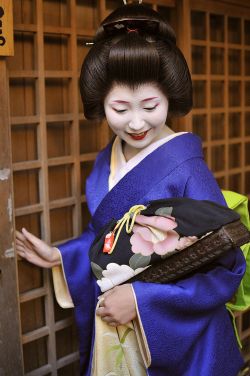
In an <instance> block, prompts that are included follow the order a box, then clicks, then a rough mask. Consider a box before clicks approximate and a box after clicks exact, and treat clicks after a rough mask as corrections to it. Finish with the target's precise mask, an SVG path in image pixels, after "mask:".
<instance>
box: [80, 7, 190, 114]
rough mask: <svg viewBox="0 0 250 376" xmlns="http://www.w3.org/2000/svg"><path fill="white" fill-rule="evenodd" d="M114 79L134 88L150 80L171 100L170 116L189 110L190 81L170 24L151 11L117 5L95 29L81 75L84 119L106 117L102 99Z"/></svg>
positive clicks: (185, 112) (115, 81)
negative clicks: (92, 42)
mask: <svg viewBox="0 0 250 376" xmlns="http://www.w3.org/2000/svg"><path fill="white" fill-rule="evenodd" d="M114 83H118V84H122V85H128V86H129V87H131V88H135V87H137V86H138V85H140V84H145V83H153V84H155V85H157V87H158V88H159V89H160V90H161V91H162V92H163V93H164V95H165V96H166V97H167V99H168V101H169V111H168V114H169V116H182V115H185V114H187V113H188V112H189V111H190V109H191V108H192V82H191V76H190V72H189V69H188V66H187V63H186V60H185V58H184V56H183V55H182V53H181V51H180V50H179V48H178V47H177V46H176V37H175V33H174V31H173V29H172V28H171V26H170V25H169V24H168V23H167V22H166V21H164V20H163V19H162V17H161V16H160V15H159V14H158V13H157V12H155V11H154V10H153V9H151V8H148V7H145V6H143V5H139V4H129V5H125V6H123V7H120V8H118V9H116V10H115V11H114V12H112V13H111V14H110V15H109V16H108V17H107V18H106V19H105V20H104V21H103V22H102V24H101V26H100V27H99V29H98V30H97V33H96V37H95V41H94V46H93V47H92V48H91V49H90V51H89V53H88V54H87V56H86V58H85V61H84V63H83V66H82V70H81V75H80V91H81V96H82V101H83V107H84V114H85V117H86V118H87V119H101V118H103V117H104V116H105V113H104V107H103V103H104V99H105V97H106V95H107V94H108V92H109V90H110V89H111V87H112V86H113V84H114Z"/></svg>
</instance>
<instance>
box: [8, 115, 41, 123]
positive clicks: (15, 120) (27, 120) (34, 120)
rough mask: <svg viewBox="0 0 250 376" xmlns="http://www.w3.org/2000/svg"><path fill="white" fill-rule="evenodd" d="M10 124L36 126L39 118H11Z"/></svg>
mask: <svg viewBox="0 0 250 376" xmlns="http://www.w3.org/2000/svg"><path fill="white" fill-rule="evenodd" d="M10 122H11V124H13V125H18V124H22V125H23V124H25V125H26V124H36V123H38V122H39V116H37V115H34V116H12V117H11V118H10Z"/></svg>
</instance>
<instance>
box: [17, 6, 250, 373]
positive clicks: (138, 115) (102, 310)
mask: <svg viewBox="0 0 250 376" xmlns="http://www.w3.org/2000/svg"><path fill="white" fill-rule="evenodd" d="M175 42H176V41H175V34H174V32H173V30H172V29H171V27H170V26H169V25H168V24H167V23H166V22H165V21H163V20H162V18H161V17H160V15H159V14H158V13H157V12H155V11H153V10H152V9H149V8H147V7H144V6H143V5H126V6H123V7H121V8H119V9H117V10H116V11H114V12H113V13H111V15H109V16H108V17H107V18H106V19H105V20H104V21H103V22H102V24H101V26H100V27H99V29H98V30H97V34H96V37H95V40H94V46H93V47H92V48H91V50H90V51H89V54H88V55H87V57H86V59H85V61H84V63H83V67H82V72H81V77H80V89H81V95H82V100H83V105H84V113H85V116H86V118H88V119H97V118H99V119H100V118H102V117H104V116H105V117H106V119H107V122H108V125H109V126H110V128H111V129H112V130H113V132H114V133H115V135H116V136H117V137H116V138H115V139H114V140H113V141H112V142H111V143H110V144H108V146H107V147H106V148H105V149H104V150H103V151H101V152H100V154H99V155H98V156H97V159H96V162H95V166H94V169H93V171H92V173H91V175H90V177H89V178H88V181H87V187H86V197H87V202H88V206H89V210H90V212H91V215H92V220H91V222H90V223H89V225H88V227H87V229H86V231H85V232H84V233H83V234H82V235H81V236H80V237H79V238H77V239H74V240H72V241H69V242H67V243H66V244H63V245H61V246H59V249H56V248H53V247H50V246H48V245H46V244H45V243H43V242H42V241H41V240H39V239H37V238H36V237H34V236H33V235H32V234H30V233H29V232H28V231H26V230H25V229H23V230H22V233H18V234H17V250H18V253H19V255H21V256H22V257H24V258H26V259H27V260H28V261H30V262H33V263H34V264H36V265H40V266H42V267H55V268H54V275H55V274H56V269H58V268H59V269H60V268H61V267H62V266H63V270H64V273H65V277H66V280H67V285H66V291H65V294H64V295H63V294H62V293H61V290H60V291H59V289H60V287H58V286H59V285H60V283H59V284H58V276H57V277H56V278H55V282H56V283H55V289H56V293H57V296H58V301H59V303H60V304H61V305H62V306H64V307H69V306H73V305H74V306H75V312H76V320H77V325H78V330H79V337H80V355H81V371H82V374H83V375H89V374H91V363H92V359H93V347H94V342H95V341H94V339H95V328H94V326H95V325H94V320H95V307H96V304H97V298H98V295H100V290H99V288H98V286H97V284H96V282H95V280H94V278H93V274H92V271H91V268H90V262H89V259H88V250H89V248H90V245H91V243H92V242H93V240H94V239H95V237H96V235H97V233H98V232H99V230H100V229H101V228H102V227H103V226H104V225H105V224H106V223H107V222H109V221H110V219H112V218H116V219H119V218H120V217H122V215H123V214H124V213H125V212H126V211H128V209H129V208H130V207H131V206H133V205H136V204H147V203H148V202H149V201H150V200H155V199H160V198H170V197H190V198H194V199H197V200H211V201H215V202H218V203H221V204H224V200H223V197H222V195H221V192H220V189H219V187H218V186H217V184H216V181H215V179H214V178H213V176H212V174H211V172H210V171H209V170H208V168H207V166H206V164H205V163H204V160H203V153H202V148H201V142H200V140H199V139H198V138H197V137H196V136H194V135H193V134H190V133H185V132H182V133H174V132H173V131H172V130H171V129H170V128H169V127H168V126H166V125H165V124H166V120H167V118H169V117H170V116H183V115H185V114H187V113H188V112H189V111H190V109H191V107H192V85H191V79H190V73H189V70H188V67H187V64H186V61H185V59H184V57H183V55H182V53H181V52H180V50H179V49H178V48H177V46H176V43H175ZM244 268H245V263H244V258H243V256H242V254H241V252H240V251H239V252H232V253H230V252H229V253H228V254H227V256H225V257H223V258H220V259H219V260H218V262H217V264H216V265H213V267H211V270H209V271H207V272H203V273H202V272H200V273H196V274H195V275H193V276H191V277H188V278H185V279H182V280H181V281H179V282H177V283H171V284H166V285H157V284H152V283H146V284H145V283H142V282H135V283H133V284H125V285H122V286H118V287H115V288H113V289H112V290H110V291H109V292H107V293H105V294H104V295H103V296H102V299H101V303H100V305H99V308H98V309H97V311H96V313H97V315H98V316H99V317H101V318H102V320H103V321H104V322H106V323H108V324H109V325H110V326H118V327H119V325H121V324H126V323H128V322H130V321H131V320H134V321H136V320H137V322H138V325H139V329H140V330H139V332H140V335H141V339H142V340H141V342H140V341H139V339H138V342H140V343H141V347H140V350H141V354H142V357H143V359H144V364H143V367H144V370H143V371H140V372H141V373H136V371H135V370H133V367H131V368H130V370H129V372H130V373H129V374H132V375H133V374H140V375H143V374H149V375H152V376H156V375H157V376H158V375H159V376H163V375H164V376H165V375H169V376H173V375H174V376H179V375H180V376H184V375H185V376H195V375H197V376H198V375H199V376H200V375H202V376H208V375H209V376H211V375H212V376H217V375H218V376H221V375H227V376H235V375H237V373H238V371H239V370H240V368H241V366H242V359H241V355H240V353H239V350H238V347H237V343H236V339H235V335H234V332H233V327H232V324H231V321H230V318H229V315H228V313H227V311H226V308H225V303H226V302H227V301H229V300H230V298H231V297H232V296H233V294H234V292H235V291H236V289H237V287H238V285H239V283H240V281H241V279H242V277H243V274H244ZM61 285H63V282H62V284H61ZM67 287H68V288H69V292H70V297H68V294H67ZM71 298H72V301H73V303H72V301H71ZM134 368H136V367H134ZM112 372H113V373H112ZM111 374H119V373H114V370H111V373H110V375H111ZM120 375H123V373H122V371H121V372H120Z"/></svg>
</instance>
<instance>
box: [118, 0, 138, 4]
mask: <svg viewBox="0 0 250 376" xmlns="http://www.w3.org/2000/svg"><path fill="white" fill-rule="evenodd" d="M138 3H139V4H141V3H142V0H138ZM123 4H124V5H127V0H123Z"/></svg>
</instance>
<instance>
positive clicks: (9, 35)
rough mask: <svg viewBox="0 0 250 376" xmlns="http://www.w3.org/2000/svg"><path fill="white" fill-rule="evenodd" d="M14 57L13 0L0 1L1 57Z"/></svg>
mask: <svg viewBox="0 0 250 376" xmlns="http://www.w3.org/2000/svg"><path fill="white" fill-rule="evenodd" d="M12 55H14V40H13V9H12V0H0V56H12Z"/></svg>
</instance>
